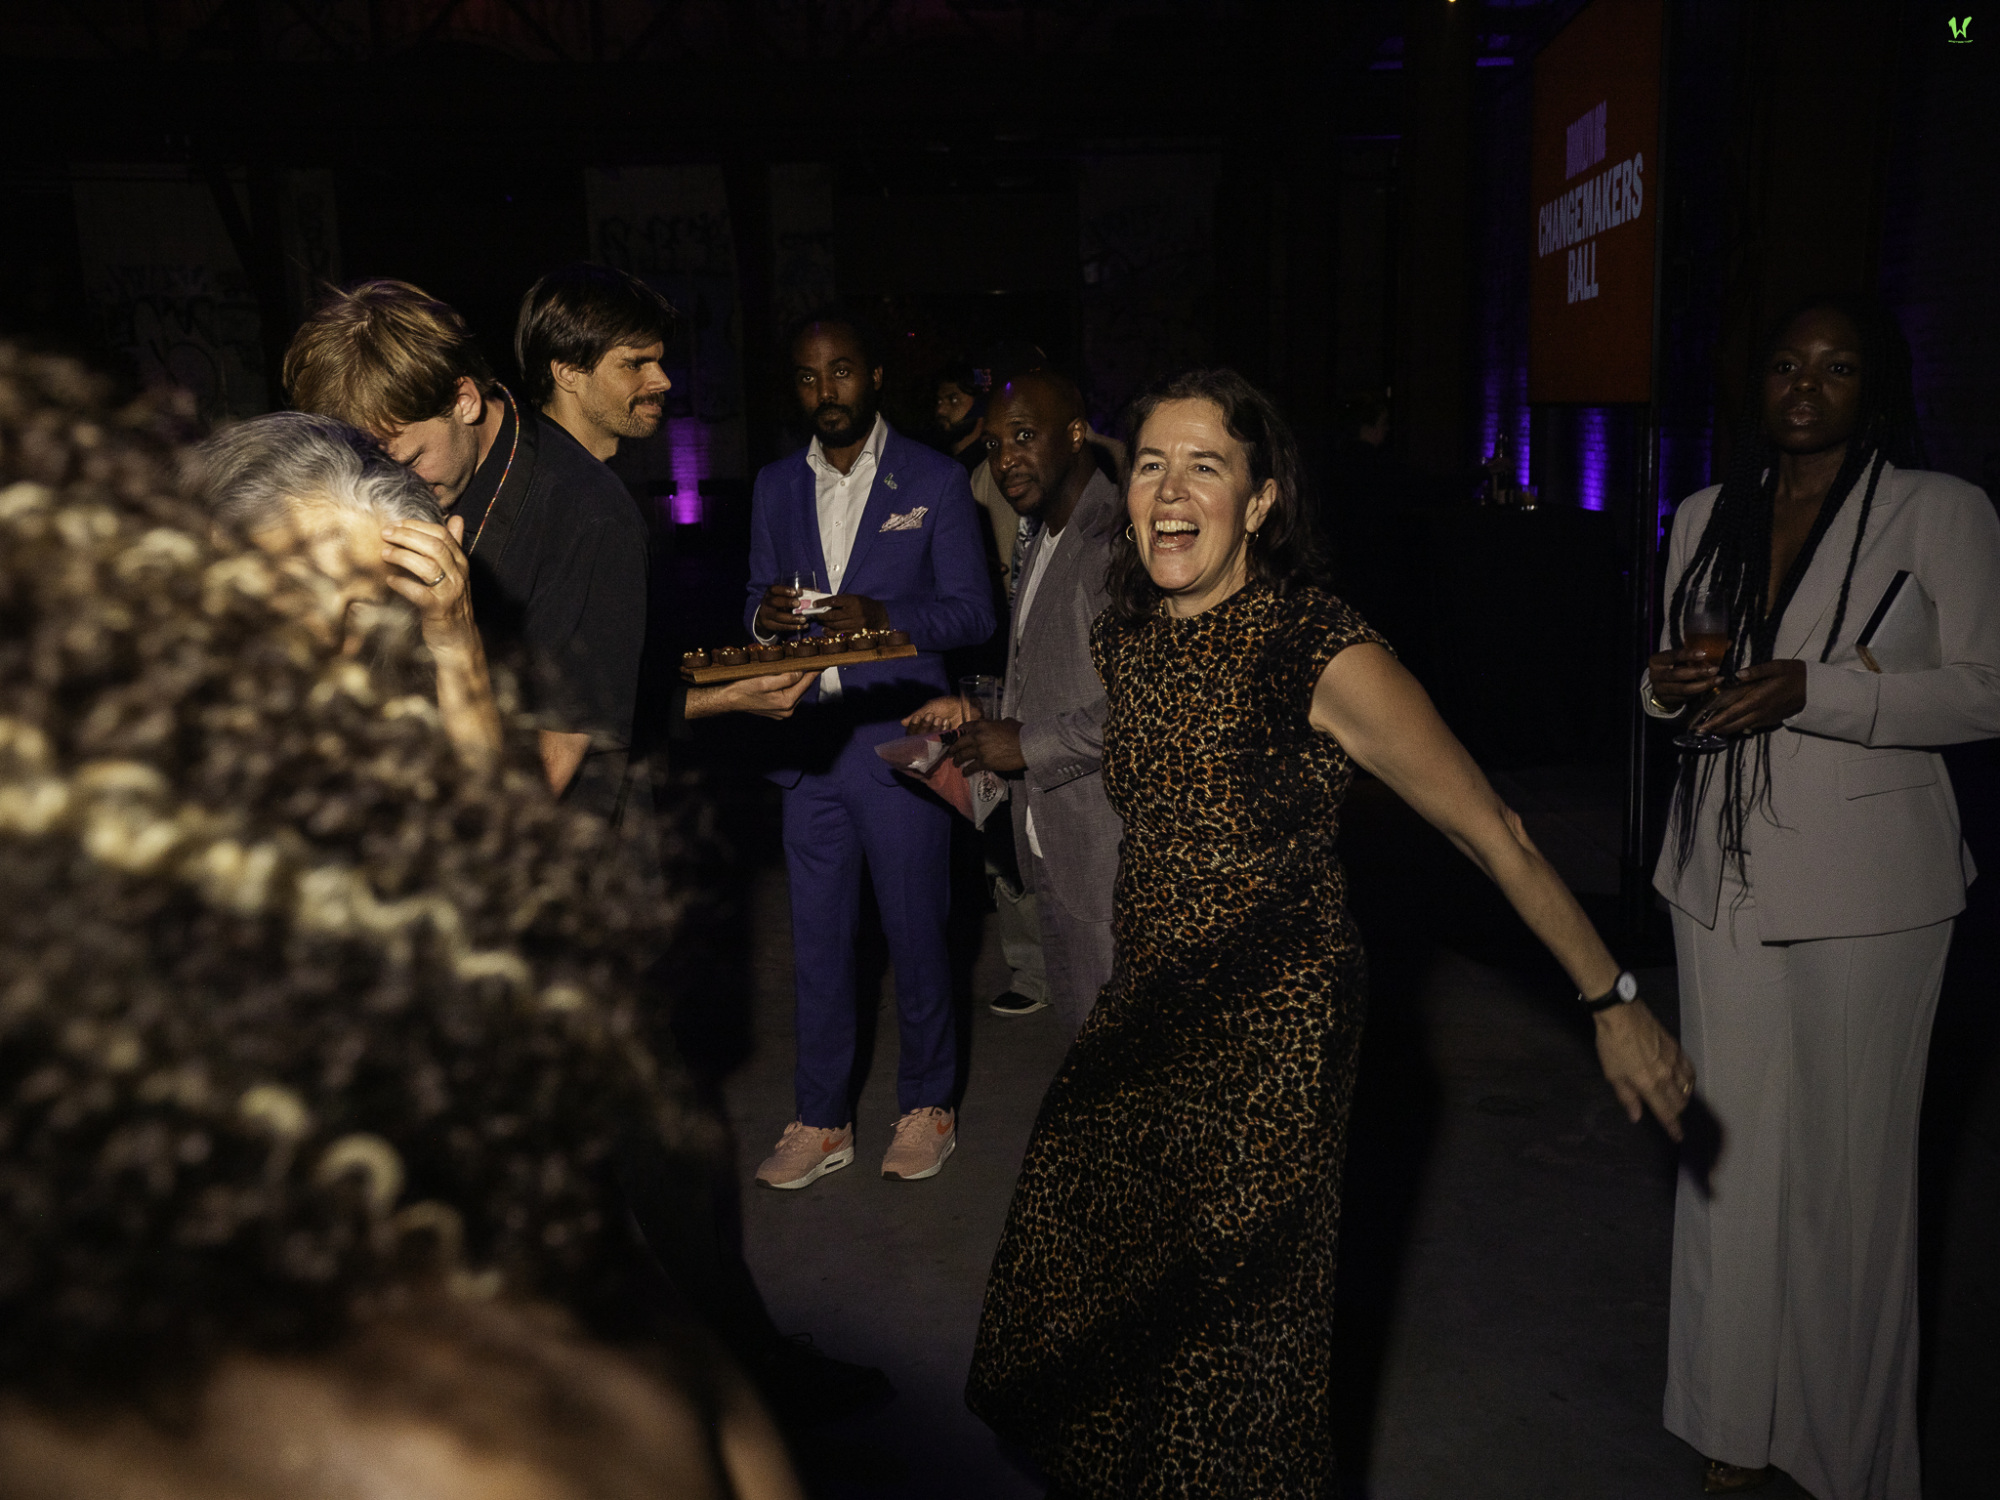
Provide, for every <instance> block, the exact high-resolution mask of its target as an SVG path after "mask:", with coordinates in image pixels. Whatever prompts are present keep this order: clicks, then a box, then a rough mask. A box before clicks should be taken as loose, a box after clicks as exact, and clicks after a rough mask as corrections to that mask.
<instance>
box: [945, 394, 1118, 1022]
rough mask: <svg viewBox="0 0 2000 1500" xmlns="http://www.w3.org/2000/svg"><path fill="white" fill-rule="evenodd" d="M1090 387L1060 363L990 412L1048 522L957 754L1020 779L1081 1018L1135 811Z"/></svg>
mask: <svg viewBox="0 0 2000 1500" xmlns="http://www.w3.org/2000/svg"><path fill="white" fill-rule="evenodd" d="M1089 431H1090V427H1089V423H1088V422H1087V421H1086V420H1085V417H1084V409H1083V398H1082V396H1081V395H1079V394H1078V392H1077V389H1076V386H1075V385H1074V384H1073V383H1072V382H1070V381H1069V380H1068V379H1066V378H1065V377H1063V376H1061V375H1058V374H1055V373H1053V372H1051V371H1047V370H1037V371H1034V372H1032V373H1030V374H1027V375H1023V376H1021V377H1019V378H1018V379H1016V380H1013V381H1011V382H1009V383H1008V384H1007V385H1006V386H1004V387H1002V388H1001V389H1000V390H999V391H998V392H997V393H996V394H995V395H994V397H993V399H992V403H991V405H990V406H989V407H988V409H987V415H986V442H987V449H988V460H987V462H988V466H989V468H990V470H991V472H992V474H993V477H994V478H995V479H996V480H997V481H998V482H999V485H1000V491H1001V493H1002V494H1003V495H1005V496H1006V498H1007V503H1008V504H1010V505H1011V506H1013V508H1014V510H1015V512H1016V513H1017V514H1019V515H1022V516H1025V517H1032V518H1033V519H1035V520H1037V521H1039V522H1040V523H1041V528H1040V530H1038V531H1037V532H1036V533H1035V535H1034V537H1033V538H1032V539H1031V540H1030V541H1029V542H1028V543H1027V546H1026V548H1025V549H1024V551H1023V553H1022V557H1021V573H1020V584H1019V588H1018V591H1017V593H1016V595H1015V600H1014V615H1013V621H1012V625H1011V629H1010V631H1009V637H1010V638H1009V642H1008V650H1007V688H1006V693H1005V696H1004V698H1003V700H1002V705H1001V717H1000V718H998V719H995V720H990V721H973V722H970V723H965V724H962V725H960V726H959V738H958V741H957V743H956V744H954V745H953V746H952V757H953V759H955V760H956V761H957V762H958V764H959V765H960V766H961V767H962V768H963V769H965V770H968V771H971V770H988V771H997V772H999V773H1000V774H1002V775H1004V776H1006V777H1008V778H1009V780H1010V782H1011V783H1012V795H1011V799H1010V800H1011V802H1012V811H1013V819H1014V847H1015V851H1016V853H1017V854H1018V855H1019V857H1020V864H1021V875H1022V879H1023V881H1024V882H1025V884H1026V885H1027V887H1028V889H1030V890H1032V891H1033V892H1034V893H1035V896H1036V904H1037V906H1038V907H1039V909H1040V914H1041V927H1042V950H1043V953H1044V955H1045V956H1046V960H1047V965H1048V989H1049V1000H1050V1003H1051V1004H1052V1005H1053V1006H1054V1008H1055V1012H1056V1016H1057V1019H1058V1020H1059V1021H1060V1022H1061V1023H1062V1024H1063V1025H1064V1026H1065V1027H1067V1028H1068V1029H1069V1030H1070V1031H1072V1032H1074V1031H1076V1030H1077V1029H1078V1028H1080V1027H1081V1026H1082V1025H1083V1023H1084V1021H1085V1020H1086V1019H1087V1018H1088V1017H1089V1015H1090V1011H1091V1007H1092V1006H1094V1005H1095V1004H1096V1003H1097V992H1098V991H1099V990H1100V989H1102V988H1103V987H1104V985H1105V982H1106V981H1108V980H1109V979H1110V978H1111V955H1112V944H1111V904H1112V892H1113V888H1114V887H1115V886H1116V885H1117V882H1118V843H1119V840H1120V838H1121V837H1122V836H1123V834H1124V824H1123V823H1122V822H1121V821H1120V820H1119V817H1118V814H1117V813H1115V812H1113V811H1112V810H1111V804H1110V802H1109V801H1107V800H1106V798H1105V795H1104V774H1103V766H1102V757H1103V750H1104V713H1105V704H1104V684H1103V683H1102V682H1101V681H1099V680H1098V676H1097V668H1096V665H1095V664H1094V663H1093V662H1092V661H1091V656H1090V626H1091V622H1092V621H1093V620H1095V619H1096V618H1097V616H1098V614H1099V613H1100V612H1101V611H1102V610H1103V608H1104V606H1105V602H1106V598H1105V588H1104V582H1105V572H1106V569H1107V567H1108V566H1109V563H1110V552H1111V539H1112V537H1113V536H1114V535H1115V534H1116V532H1117V529H1118V527H1119V526H1121V525H1122V524H1123V523H1124V506H1123V504H1122V502H1121V500H1120V497H1119V494H1118V487H1117V486H1116V485H1114V484H1112V483H1111V481H1110V480H1108V479H1106V478H1105V477H1104V476H1103V475H1102V474H1101V473H1100V472H1099V471H1098V468H1097V465H1096V462H1095V460H1094V459H1093V457H1092V455H1091V450H1090V445H1089V444H1090V440H1089ZM957 713H958V706H957V705H956V704H955V703H953V702H952V701H950V700H942V701H940V702H938V703H935V704H929V705H926V706H925V708H924V709H923V710H922V711H920V712H919V713H918V714H916V715H913V716H912V718H911V720H910V724H911V727H912V728H920V727H921V728H941V727H950V725H951V724H954V723H957Z"/></svg>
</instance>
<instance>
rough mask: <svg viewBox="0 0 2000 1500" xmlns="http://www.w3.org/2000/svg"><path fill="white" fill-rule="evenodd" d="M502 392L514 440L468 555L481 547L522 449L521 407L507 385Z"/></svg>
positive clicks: (509, 445) (508, 448)
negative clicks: (515, 401) (516, 455)
mask: <svg viewBox="0 0 2000 1500" xmlns="http://www.w3.org/2000/svg"><path fill="white" fill-rule="evenodd" d="M500 394H501V395H503V396H505V397H506V398H507V410H508V412H509V413H510V414H511V415H512V416H513V418H514V441H513V442H511V443H509V444H508V445H507V462H506V465H505V466H504V467H503V468H502V469H501V470H500V482H499V483H498V484H496V485H495V486H494V487H493V498H492V499H491V500H488V501H487V502H486V514H485V515H483V516H481V517H480V518H479V529H478V530H477V531H475V532H473V533H472V545H471V546H470V547H467V548H466V549H465V555H466V556H467V557H470V556H472V554H473V553H474V552H476V551H477V550H478V549H479V539H480V538H481V537H483V536H485V535H486V523H487V522H488V521H490V520H492V519H493V512H494V511H495V510H497V509H498V508H499V506H500V492H501V491H502V490H504V489H506V488H507V476H508V475H509V474H511V473H513V472H514V455H515V454H516V453H519V452H520V451H521V409H520V408H519V407H517V406H516V405H514V393H513V392H512V391H510V390H508V389H507V387H506V386H504V385H503V386H501V387H500Z"/></svg>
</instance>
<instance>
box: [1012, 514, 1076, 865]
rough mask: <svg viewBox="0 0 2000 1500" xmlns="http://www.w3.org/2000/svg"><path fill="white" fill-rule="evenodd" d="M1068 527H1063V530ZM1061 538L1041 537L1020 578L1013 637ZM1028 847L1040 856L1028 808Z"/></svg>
mask: <svg viewBox="0 0 2000 1500" xmlns="http://www.w3.org/2000/svg"><path fill="white" fill-rule="evenodd" d="M1067 529H1068V528H1067V527H1065V528H1064V530H1067ZM1062 539H1063V534H1062V532H1061V531H1051V532H1049V533H1047V534H1046V535H1045V536H1043V538H1042V545H1041V546H1039V547H1037V548H1036V549H1035V560H1034V562H1033V563H1032V564H1030V565H1029V568H1028V576H1027V577H1026V578H1024V579H1022V580H1021V592H1020V595H1019V597H1018V598H1016V599H1015V601H1014V639H1015V640H1016V641H1018V640H1020V639H1021V633H1022V631H1024V630H1026V629H1027V627H1028V611H1029V610H1030V609H1032V608H1033V607H1034V603H1035V594H1036V592H1037V591H1038V590H1039V589H1040V588H1041V586H1042V575H1043V574H1044V573H1046V572H1048V570H1049V559H1050V558H1052V557H1054V556H1055V555H1056V546H1057V544H1059V543H1060V542H1061V541H1062ZM1027 827H1028V848H1029V849H1030V850H1032V851H1033V853H1034V856H1035V858H1036V859H1040V858H1041V857H1042V843H1041V840H1040V839H1038V838H1036V837H1035V810H1034V809H1033V808H1032V807H1031V808H1029V809H1028V822H1027Z"/></svg>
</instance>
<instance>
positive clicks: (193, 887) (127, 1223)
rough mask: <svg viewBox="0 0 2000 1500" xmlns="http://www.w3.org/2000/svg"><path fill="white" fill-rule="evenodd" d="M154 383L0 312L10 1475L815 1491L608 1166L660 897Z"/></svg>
mask: <svg viewBox="0 0 2000 1500" xmlns="http://www.w3.org/2000/svg"><path fill="white" fill-rule="evenodd" d="M158 415H159V412H158V409H157V408H156V407H150V406H148V405H147V404H146V403H139V404H136V405H134V406H131V407H127V408H125V409H123V410H120V411H117V412H113V411H110V410H108V409H107V408H106V406H105V405H104V399H103V393H102V391H101V389H100V388H99V387H98V386H97V385H96V383H95V382H93V381H92V380H91V378H90V377H89V376H88V375H86V374H85V373H84V372H83V371H81V370H80V369H79V368H78V367H76V366H74V365H72V364H69V363H67V362H65V361H60V360H50V359H34V358H29V357H24V356H22V355H21V354H19V353H18V352H17V351H15V350H13V349H12V348H9V347H6V346H0V497H4V498H0V641H5V642H6V643H7V649H5V650H4V651H0V993H4V994H5V995H6V996H7V1003H6V1005H5V1006H4V1007H0V1136H4V1139H5V1140H6V1141H7V1143H8V1149H7V1153H6V1162H5V1168H4V1171H0V1260H4V1263H5V1265H6V1267H7V1274H6V1276H5V1278H4V1279H0V1492H4V1493H6V1494H8V1495H9V1496H23V1497H41V1496H61V1497H65V1500H71V1497H82V1496H90V1497H92V1500H95V1497H97V1496H100V1495H111V1494H133V1495H138V1494H148V1495H157V1494H166V1495H174V1494H180V1495H186V1496H190V1497H192V1496H197V1495H198V1496H201V1497H203V1500H207V1497H211V1496H215V1497H231V1496H238V1495H277V1494H283V1495H285V1496H288V1497H291V1496H301V1495H305V1496H321V1495H323V1496H327V1497H328V1500H331V1497H332V1496H335V1495H352V1494H355V1493H359V1492H362V1491H364V1490H365V1491H366V1492H369V1493H377V1492H380V1493H394V1494H397V1495H412V1496H422V1497H427V1500H445V1497H447V1496H450V1497H457V1496H462V1495H467V1494H474V1493H477V1494H480V1495H495V1494H508V1495H520V1496H530V1495H534V1496H549V1497H551V1500H553V1497H555V1496H566V1495H574V1494H576V1493H578V1492H579V1491H580V1490H587V1491H589V1492H590V1493H593V1494H603V1495H619V1496H623V1495H633V1496H636V1495H638V1494H642V1493H643V1494H671V1495H675V1496H686V1497H689V1500H696V1497H699V1500H707V1497H710V1496H716V1497H719V1496H721V1495H723V1494H725V1493H727V1494H734V1495H738V1496H744V1495H760V1496H767V1497H771V1500H793V1497H796V1496H797V1495H798V1494H799V1490H798V1487H797V1485H796V1482H795V1481H794V1480H793V1479H792V1478H791V1476H790V1474H789V1472H788V1470H787V1468H786V1464H785V1461H784V1457H783V1453H782V1448H781V1445H780V1444H779V1443H778V1440H777V1437H776V1434H775V1432H774V1430H773V1429H772V1427H771V1425H770V1422H769V1420H768V1418H767V1417H765V1416H764V1414H763V1413H762V1411H761V1409H760V1408H759V1406H758V1403H757V1401H756V1398H755V1397H754V1395H752V1394H751V1392H750V1390H749V1388H748V1386H747V1385H746V1384H745V1382H744V1381H743V1379H742V1377H741V1376H740V1374H738V1373H736V1372H735V1371H734V1370H733V1369H732V1368H731V1367H730V1366H729V1365H728V1363H727V1362H726V1361H724V1360H721V1359H719V1358H718V1357H717V1356H716V1355H715V1354H714V1353H713V1352H712V1351H711V1350H710V1349H709V1348H708V1346H707V1345H706V1343H705V1340H704V1338H703V1336H701V1335H700V1334H699V1333H698V1332H696V1331H694V1330H692V1329H691V1328H690V1327H689V1326H688V1325H686V1324H685V1323H684V1322H683V1321H681V1320H680V1319H678V1318H677V1317H676V1316H675V1315H674V1314H673V1312H672V1310H671V1306H670V1301H669V1299H667V1298H666V1297H664V1296H663V1295H662V1294H661V1291H662V1289H661V1288H660V1285H659V1280H658V1273H657V1270H656V1268H654V1267H653V1264H652V1262H651V1260H650V1259H649V1258H648V1257H647V1256H646V1255H645V1254H644V1251H643V1247H642V1246H641V1245H639V1244H638V1243H637V1241H635V1239H634V1238H633V1236H632V1234H631V1232H630V1229H629V1227H628V1220H627V1218H626V1216H625V1214H624V1212H623V1211H622V1205H621V1201H620V1194H619V1191H618V1188H617V1184H616V1180H615V1171H614V1163H615V1160H616V1157H617V1154H618V1151H619V1149H620V1143H621V1142H622V1141H625V1140H629V1139H630V1138H631V1137H633V1136H634V1135H646V1136H649V1137H651V1138H652V1139H654V1140H655V1141H657V1142H658V1144H659V1145H660V1147H661V1149H663V1150H666V1151H670V1152H674V1153H687V1152H693V1153H710V1152H714V1151H716V1150H718V1149H719V1146H720V1142H719V1140H717V1139H716V1134H717V1133H716V1132H715V1131H714V1129H713V1127H712V1126H711V1125H709V1124H708V1123H707V1122H706V1121H705V1119H704V1117H703V1116H701V1115H700V1114H699V1113H698V1112H697V1111H696V1110H695V1109H694V1108H693V1107H692V1104H691V1101H690V1098H689V1095H688V1091H687V1089H686V1087H685V1086H684V1084H682V1083H681V1082H680V1081H679V1079H678V1077H677V1076H676V1075H675V1074H673V1073H672V1072H670V1071H666V1070H663V1069H662V1068H661V1067H660V1066H659V1065H658V1064H657V1063H656V1062H655V1061H654V1059H653V1058H652V1057H651V1055H650V1054H649V1053H648V1052H647V1051H646V1050H645V1048H644V1047H643V1045H641V1043H640V1040H639V1036H640V1018H639V1016H638V1013H637V1004H636V999H637V993H638V990H637V985H638V973H639V963H640V956H641V955H642V954H643V952H644V950H645V949H646V948H647V947H648V946H649V945H650V944H651V943H653V942H654V941H656V940H657V934H658V932H659V929H660V925H661V923H662V921H663V919H664V918H665V917H667V916H668V915H670V913H668V912H667V911H666V910H664V909H663V907H662V904H661V902H660V901H659V900H658V898H657V893H656V892H655V891H654V889H653V888H652V886H651V885H650V884H649V883H647V882H645V881H643V880H642V879H640V878H639V876H638V874H637V872H635V871H634V870H633V869H632V868H631V867H630V865H629V864H628V863H627V862H625V861H623V860H621V859H619V858H617V857H616V854H615V845H614V843H613V839H614V835H613V834H612V833H611V832H610V831H609V830H608V829H606V828H605V826H604V825H603V824H602V823H601V822H600V821H598V820H596V819H593V818H587V817H580V816H578V815H577V814H576V813H574V812H573V811H571V810H569V809H565V808H561V807H559V806H557V805H556V803H555V802H554V801H553V800H552V799H551V797H550V796H549V794H548V791H547V788H546V786H545V785H544V783H543V779H542V774H541V770H540V767H539V764H538V763H537V762H538V758H537V757H536V755H535V753H534V750H533V748H532V739H531V736H530V734H529V733H528V731H527V730H526V727H525V726H521V727H520V728H519V729H518V731H517V732H514V733H512V734H510V735H509V736H508V737H507V739H506V741H505V743H504V744H503V747H502V750H501V753H500V754H498V755H497V756H495V757H494V758H493V760H492V761H491V763H490V764H488V765H486V766H485V767H484V768H483V769H482V770H481V771H480V772H479V774H476V775H474V774H467V772H466V768H465V766H464V764H463V762H462V760H461V758H460V752H459V749H458V747H457V746H455V745H454V744H453V743H452V741H451V739H450V738H449V737H448V736H447V735H446V734H445V733H444V731H443V729H442V727H441V726H440V724H439V722H438V719H437V716H436V715H435V714H433V713H430V712H429V711H428V708H427V705H425V704H424V703H423V701H422V696H421V693H420V691H419V685H420V684H421V683H422V682H423V680H424V678H425V676H426V673H427V670H428V663H427V662H425V661H424V660H423V658H422V656H421V655H420V654H419V652H418V642H417V640H416V637H415V633H414V632H411V631H409V630H407V629H405V628H402V626H401V624H400V623H399V622H397V621H395V620H393V619H390V618H387V617H386V616H385V615H382V614H378V615H376V616H374V617H373V618H372V619H369V618H365V617H364V618H359V619H355V620H351V621H344V622H343V623H347V624H349V625H350V627H351V629H353V630H358V631H359V632H360V633H361V635H362V642H361V645H362V649H361V650H360V652H359V653H358V654H355V653H351V652H349V651H348V650H346V649H344V648H345V646H346V644H347V643H348V641H351V639H352V636H351V635H350V636H349V637H348V641H343V639H342V638H341V637H340V636H339V635H338V634H337V633H336V632H334V631H331V630H329V629H328V628H327V620H328V596H329V592H330V591H329V590H328V589H327V588H326V586H325V584H324V582H323V581H322V580H320V579H318V578H316V577H313V576H311V575H309V574H306V573H304V572H303V571H302V570H292V569H288V568H286V567H285V566H283V564H282V562H281V560H278V559H273V558H271V557H270V556H268V555H267V554H265V553H264V552H263V551H261V550H260V549H258V548H255V547H251V546H247V545H245V546H241V547H240V548H235V549H232V548H231V547H230V546H229V545H228V542H229V538H228V537H227V536H226V535H225V534H223V532H222V530H221V529H219V528H217V527H216V526H215V524H214V523H213V521H212V520H211V518H210V517H209V516H208V515H207V514H205V513H204V512H203V511H201V510H200V509H197V508H196V507H195V506H194V505H192V504H190V503H189V502H188V501H187V500H186V499H184V498H183V497H182V496H181V495H179V494H177V493H176V492H175V490H174V488H173V485H172V483H171V475H172V463H171V456H172V455H171V451H170V450H169V448H168V447H167V445H166V444H165V443H164V442H162V441H161V440H160V436H159V430H158V425H157V423H156V421H155V419H156V418H157V417H158ZM335 618H339V617H338V616H336V617H335ZM558 1309H561V1311H558ZM586 1333H587V1335H588V1336H586ZM599 1341H606V1342H609V1343H615V1344H617V1345H619V1346H621V1348H622V1350H623V1352H622V1353H613V1352H612V1350H611V1349H610V1348H607V1347H605V1344H604V1343H602V1342H599Z"/></svg>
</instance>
